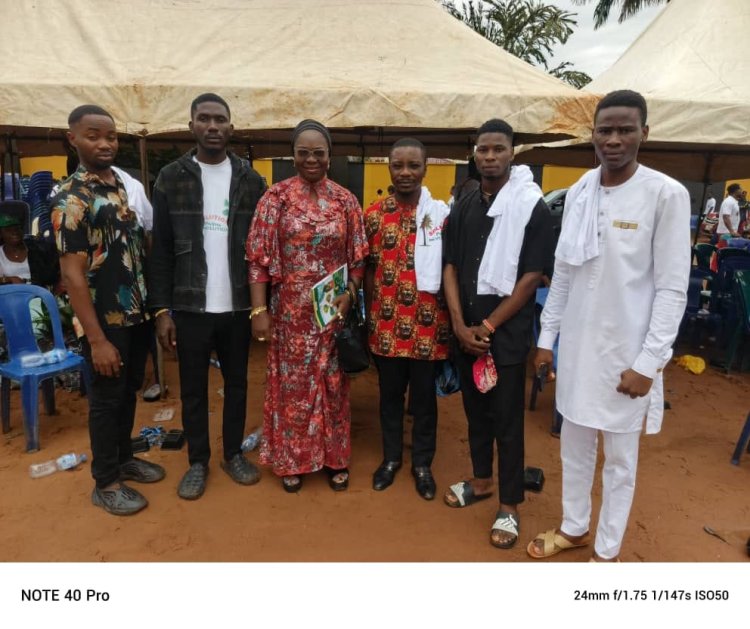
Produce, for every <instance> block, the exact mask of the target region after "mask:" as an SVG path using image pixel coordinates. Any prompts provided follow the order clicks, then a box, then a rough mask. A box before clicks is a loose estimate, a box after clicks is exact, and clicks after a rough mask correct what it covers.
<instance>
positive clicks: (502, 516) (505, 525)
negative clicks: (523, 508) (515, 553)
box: [490, 511, 520, 548]
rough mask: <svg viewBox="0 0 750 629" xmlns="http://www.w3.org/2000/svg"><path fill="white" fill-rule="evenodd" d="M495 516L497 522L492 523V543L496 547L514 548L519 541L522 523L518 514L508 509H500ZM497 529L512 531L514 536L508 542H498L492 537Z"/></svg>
mask: <svg viewBox="0 0 750 629" xmlns="http://www.w3.org/2000/svg"><path fill="white" fill-rule="evenodd" d="M495 517H496V520H495V523H494V524H493V525H492V530H491V531H490V544H492V545H493V546H494V547H495V548H512V547H513V546H514V544H515V543H516V542H517V541H518V525H519V524H520V518H519V517H518V514H517V513H510V512H508V511H498V512H497V515H496V516H495ZM495 531H500V532H502V533H510V534H511V535H512V536H513V537H512V538H511V539H509V540H508V541H507V542H496V541H495V540H494V538H493V537H492V534H493V533H494V532H495Z"/></svg>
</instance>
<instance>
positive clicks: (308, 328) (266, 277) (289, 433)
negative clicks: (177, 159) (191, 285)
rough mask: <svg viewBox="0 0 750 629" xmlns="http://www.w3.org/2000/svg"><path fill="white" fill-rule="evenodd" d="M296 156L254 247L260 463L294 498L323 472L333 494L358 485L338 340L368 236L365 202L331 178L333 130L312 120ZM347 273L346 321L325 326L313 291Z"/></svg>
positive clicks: (301, 130)
mask: <svg viewBox="0 0 750 629" xmlns="http://www.w3.org/2000/svg"><path fill="white" fill-rule="evenodd" d="M292 151H293V154H294V167H295V169H296V170H297V175H296V176H294V177H290V178H289V179H285V180H284V181H281V182H279V183H277V184H275V185H273V186H271V187H270V188H269V189H268V191H267V192H266V194H265V195H264V196H263V198H262V199H261V200H260V203H258V211H257V212H256V214H255V218H254V219H253V223H252V227H251V229H250V233H249V234H248V237H247V245H246V249H245V251H246V256H247V260H248V264H249V269H250V270H249V277H250V291H251V300H252V310H251V317H252V328H253V337H254V338H255V339H257V340H258V341H261V342H266V341H270V346H269V348H268V370H267V377H266V397H265V403H264V405H263V437H262V439H261V446H260V462H261V463H262V464H264V465H271V466H272V468H273V473H274V474H276V475H277V476H279V477H281V482H282V486H283V488H284V490H285V491H287V492H290V493H294V492H297V491H299V490H300V488H301V487H302V482H303V478H304V476H303V475H304V474H310V473H312V472H316V471H318V470H321V469H322V470H324V471H325V472H326V473H327V475H328V481H329V485H330V487H331V488H332V489H333V490H334V491H342V490H345V489H346V488H347V487H348V486H349V469H348V465H349V459H350V456H351V436H350V432H351V418H350V410H349V379H348V376H347V375H346V374H345V373H344V372H343V370H342V369H341V366H340V365H339V363H338V360H337V353H336V347H335V339H334V335H335V333H336V331H337V330H338V329H340V327H341V325H342V322H343V320H344V318H345V317H346V315H347V314H348V312H349V310H350V309H351V308H352V307H355V305H356V301H357V291H358V289H359V286H360V283H361V281H362V275H363V273H364V262H365V257H366V256H367V237H366V235H365V229H364V225H363V222H362V209H361V208H360V207H359V203H358V202H357V199H356V197H355V196H354V195H353V194H352V193H351V192H349V191H348V190H346V189H345V188H342V187H341V186H339V185H338V184H336V183H334V182H333V181H331V180H330V179H328V177H327V171H328V167H329V164H330V159H331V137H330V134H329V133H328V130H327V129H326V128H325V127H324V126H323V125H322V124H320V123H319V122H316V121H315V120H303V121H302V122H300V123H299V124H298V125H297V127H296V128H295V129H294V132H293V134H292ZM341 266H346V268H347V270H348V278H349V281H348V286H347V288H346V291H345V292H344V293H343V294H341V295H338V296H337V297H336V298H335V299H334V301H333V305H334V307H335V308H336V310H337V317H335V318H334V319H333V321H331V322H330V323H329V324H328V325H327V326H326V327H324V328H321V327H320V326H318V324H317V322H316V320H315V317H314V314H313V303H312V296H311V290H312V287H313V285H314V284H316V283H317V282H318V281H319V280H322V279H323V278H325V277H326V276H327V275H329V274H331V273H332V272H333V271H335V270H336V269H338V268H340V267H341ZM269 284H270V297H271V300H270V302H268V301H267V296H268V294H269V291H268V288H269Z"/></svg>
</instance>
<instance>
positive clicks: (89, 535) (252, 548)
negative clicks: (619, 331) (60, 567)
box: [0, 345, 750, 562]
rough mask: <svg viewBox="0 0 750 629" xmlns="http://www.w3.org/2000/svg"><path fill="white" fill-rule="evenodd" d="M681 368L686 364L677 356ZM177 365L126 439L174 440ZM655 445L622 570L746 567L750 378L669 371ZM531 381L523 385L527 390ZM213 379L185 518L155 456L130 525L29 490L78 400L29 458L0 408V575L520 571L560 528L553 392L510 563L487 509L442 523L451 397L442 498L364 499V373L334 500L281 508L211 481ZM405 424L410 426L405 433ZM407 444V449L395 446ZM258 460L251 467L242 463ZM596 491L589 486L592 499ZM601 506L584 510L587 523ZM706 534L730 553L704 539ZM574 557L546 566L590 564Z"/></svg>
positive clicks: (372, 424) (173, 461)
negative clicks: (121, 568)
mask: <svg viewBox="0 0 750 629" xmlns="http://www.w3.org/2000/svg"><path fill="white" fill-rule="evenodd" d="M263 349H264V348H263V346H257V345H256V346H254V347H253V349H252V355H251V365H250V376H249V387H250V389H249V402H248V404H249V412H248V420H247V428H248V432H249V431H250V429H252V428H253V427H255V426H258V425H259V424H260V422H261V405H262V390H263V383H264V379H265V358H264V356H263ZM677 353H678V354H680V353H683V352H679V351H678V352H677ZM176 366H177V365H176V363H174V362H172V361H169V362H167V364H166V369H167V374H168V378H169V380H168V381H169V384H170V390H169V397H168V399H166V400H162V401H159V402H155V403H150V404H149V403H144V402H142V401H141V402H139V404H138V410H137V417H136V431H138V430H139V429H140V428H141V427H142V426H147V425H153V421H152V419H153V416H154V414H155V413H156V412H157V411H159V410H160V409H162V408H165V407H174V408H175V419H173V420H172V421H170V422H165V423H164V424H162V425H164V427H165V428H166V429H169V428H178V427H180V420H179V417H180V411H179V409H180V405H179V383H178V378H177V375H176V371H177V370H176ZM666 375H667V380H666V390H667V391H666V397H667V399H668V401H669V402H670V403H671V406H672V408H671V410H669V411H667V412H666V417H665V421H664V427H663V429H662V432H661V433H660V434H658V435H655V436H648V437H644V438H643V440H642V447H641V462H640V468H639V483H638V487H637V491H636V496H635V502H634V505H633V509H632V513H631V517H630V525H629V528H628V531H627V535H626V538H625V543H624V547H623V552H622V555H621V558H622V560H623V561H627V562H678V561H688V562H736V561H743V562H744V561H747V555H746V553H745V549H744V544H745V541H746V540H747V538H748V535H750V501H749V500H748V495H750V454H744V455H743V459H742V460H741V464H740V466H739V467H737V466H734V465H731V464H730V462H729V460H730V456H731V453H732V451H733V448H734V444H735V442H736V439H737V437H738V435H739V431H740V428H741V426H742V423H743V422H744V418H745V415H746V413H747V412H748V410H750V409H748V404H747V403H746V402H743V400H748V397H749V396H748V394H749V393H750V376H749V375H748V374H743V375H729V376H726V375H723V374H722V373H720V372H718V371H716V370H714V369H711V368H709V369H707V370H706V372H704V373H703V374H702V375H700V376H696V375H692V374H689V373H687V372H685V371H683V370H682V369H681V368H679V367H677V366H675V365H672V366H670V367H669V368H668V370H667V374H666ZM530 382H531V381H530V380H529V385H530ZM221 386H222V384H221V377H220V374H219V372H218V371H217V370H215V369H212V370H211V381H210V385H209V390H210V393H211V403H210V410H211V416H210V417H211V430H212V433H211V440H212V447H213V451H214V457H213V459H212V461H211V475H210V476H209V482H208V488H207V491H206V494H205V495H204V496H203V497H202V498H201V499H200V500H198V501H196V502H187V501H184V500H181V499H179V498H178V497H177V495H176V488H177V483H178V482H179V479H180V477H181V475H182V473H183V472H184V471H185V469H186V468H187V448H184V449H183V450H182V451H162V450H159V449H152V450H151V451H149V452H147V453H145V454H142V455H140V456H143V457H144V458H147V459H149V460H151V461H154V462H157V463H159V464H161V465H163V466H164V467H165V468H166V470H167V478H166V479H165V480H164V481H162V482H161V483H158V484H155V485H150V486H149V485H142V486H139V489H142V491H143V493H144V494H145V495H146V496H147V498H148V499H149V501H150V505H149V507H148V508H147V509H146V510H145V511H143V512H142V513H140V514H138V515H136V516H134V517H130V518H119V517H113V516H111V515H108V514H106V513H104V512H103V511H102V510H100V509H97V508H94V507H93V506H92V505H91V503H90V494H91V489H92V487H93V481H92V480H91V477H90V468H89V465H88V464H84V465H83V467H82V469H80V470H77V471H72V472H60V473H57V474H55V475H53V476H50V477H46V478H42V479H31V478H30V477H29V474H28V466H29V464H31V463H35V462H39V461H43V460H46V459H49V458H54V457H57V456H59V455H60V454H62V453H64V452H69V451H76V452H87V453H88V454H89V456H90V450H89V440H88V432H87V427H86V414H87V406H86V401H85V399H82V398H80V397H79V396H78V394H77V393H76V394H71V393H66V392H65V391H62V390H58V392H57V410H58V412H57V415H55V416H53V417H49V416H46V415H42V417H41V446H42V449H41V451H39V452H36V453H33V454H27V453H26V452H25V449H24V436H23V429H22V423H21V415H20V409H19V401H18V397H19V396H18V392H17V391H14V392H13V396H12V418H11V421H12V430H11V432H10V433H9V434H7V435H3V436H2V439H0V497H1V498H0V501H1V502H0V530H2V537H3V544H2V545H0V560H2V561H21V562H27V561H170V562H171V561H243V562H245V561H415V562H423V561H468V562H526V561H532V560H531V559H529V558H528V557H527V555H526V552H525V546H526V543H527V542H528V541H529V540H530V539H531V538H533V537H534V535H536V534H537V533H538V532H540V531H543V530H545V529H547V528H549V527H552V526H555V525H557V523H558V521H559V517H560V480H561V472H560V460H559V441H558V440H556V439H554V438H553V437H551V436H550V435H549V425H550V418H551V404H552V394H553V388H551V387H550V388H548V389H545V391H544V392H543V393H542V394H540V398H539V401H538V404H537V409H536V410H535V411H533V412H527V414H526V463H527V465H532V466H536V467H541V468H543V469H544V473H545V475H546V481H547V482H546V485H545V487H544V491H543V492H542V493H539V494H533V493H527V497H526V502H525V503H524V504H523V505H522V507H521V540H520V542H519V544H517V545H516V547H515V548H513V549H511V550H497V549H495V548H493V547H492V546H490V544H489V529H490V526H491V524H492V522H493V520H494V514H495V510H496V509H497V503H496V501H495V500H494V499H493V500H487V501H483V502H480V503H477V504H476V505H473V506H471V507H470V508H466V509H461V510H457V509H449V508H448V507H446V506H445V505H444V504H443V503H442V500H441V499H440V496H441V495H442V492H443V491H444V490H445V489H446V488H447V487H448V485H450V484H452V483H454V482H456V481H458V480H461V479H463V478H468V477H469V475H470V472H471V465H470V462H469V453H468V445H467V438H466V423H465V419H464V415H463V410H462V406H461V399H460V394H457V395H453V396H451V397H450V398H447V399H440V400H439V413H440V416H439V435H438V451H437V456H436V459H435V462H434V465H433V471H434V474H435V477H436V480H437V483H438V497H437V499H436V500H434V501H432V502H426V501H424V500H422V499H421V498H419V497H418V495H417V494H416V492H415V490H414V484H413V481H412V478H411V476H410V474H409V472H408V465H409V454H408V452H407V453H405V468H404V469H402V470H401V472H400V473H399V475H398V476H397V479H396V482H395V483H394V484H393V485H392V486H391V487H390V488H389V489H388V490H386V491H384V492H375V491H373V490H372V488H371V475H372V472H373V470H374V469H375V468H376V467H377V465H378V463H379V462H380V458H381V451H380V431H379V427H378V420H377V406H378V403H377V377H376V373H375V371H374V369H371V370H370V371H368V372H366V373H364V374H362V375H359V376H357V377H356V378H355V379H354V382H353V386H352V417H353V426H352V436H353V457H352V463H351V467H350V469H351V471H352V477H351V484H350V488H349V491H348V492H342V493H334V492H332V491H331V490H330V489H329V487H328V485H327V483H326V479H325V477H324V476H323V475H322V474H321V473H319V474H315V475H313V476H311V477H308V478H306V479H305V485H304V487H303V489H302V491H301V492H300V493H299V494H297V495H294V494H287V493H285V492H284V491H283V490H282V488H281V485H280V482H279V480H278V479H277V478H275V477H274V476H273V474H272V473H271V471H270V470H269V469H263V478H262V480H261V482H260V483H259V484H258V485H255V486H253V487H241V486H239V485H236V484H234V483H233V482H232V481H231V480H230V479H229V478H228V477H227V476H226V474H225V473H224V472H223V471H222V470H221V469H220V468H219V460H218V456H217V453H220V452H221V447H220V444H221V441H220V440H221V434H220V428H221V422H220V418H221V396H220V395H219V394H218V390H219V389H220V388H221ZM409 426H410V424H409V423H408V422H407V432H408V428H409ZM406 442H407V444H408V443H409V442H410V438H409V436H408V434H407V437H406ZM250 456H251V459H252V460H254V461H255V460H256V459H257V451H256V452H253V453H252V454H251V455H250ZM599 484H600V478H599V475H598V474H597V478H596V480H595V487H598V486H599ZM599 496H600V492H599V491H598V489H597V490H596V492H595V497H594V513H595V514H596V513H597V512H598V506H599ZM704 525H709V526H711V527H713V528H714V529H715V530H716V531H717V532H719V533H720V534H722V535H723V536H724V538H725V539H726V540H727V542H728V543H725V542H722V541H721V540H719V539H717V538H715V537H711V536H709V535H708V534H706V533H705V532H704V531H703V526H704ZM589 554H590V551H588V550H586V549H580V550H574V551H570V552H568V553H563V554H562V555H559V556H558V557H556V558H553V559H551V560H550V561H574V562H579V561H581V562H582V561H586V560H587V559H588V557H589Z"/></svg>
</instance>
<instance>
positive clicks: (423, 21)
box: [0, 0, 594, 157]
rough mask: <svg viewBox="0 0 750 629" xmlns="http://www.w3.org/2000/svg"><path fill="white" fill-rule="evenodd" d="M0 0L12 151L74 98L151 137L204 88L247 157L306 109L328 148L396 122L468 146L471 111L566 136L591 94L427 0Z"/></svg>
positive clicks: (280, 139) (262, 152)
mask: <svg viewBox="0 0 750 629" xmlns="http://www.w3.org/2000/svg"><path fill="white" fill-rule="evenodd" d="M3 4H4V6H3V9H2V10H3V25H4V28H3V37H2V38H0V52H1V53H2V58H3V59H5V60H7V61H8V62H6V63H5V65H4V69H3V73H2V75H1V76H0V133H3V132H6V133H7V132H13V133H15V135H16V137H17V138H18V148H19V151H21V152H24V153H25V154H31V153H36V154H40V153H41V152H43V151H45V150H46V151H47V152H49V149H50V145H51V144H54V145H55V147H56V148H57V151H58V152H59V140H60V138H61V133H60V132H59V131H55V130H57V129H62V128H64V127H65V125H66V119H67V115H68V113H69V112H70V111H71V110H72V109H73V108H74V107H76V106H77V105H80V104H82V103H84V102H93V103H97V104H99V105H101V106H103V107H105V108H106V109H107V110H108V111H110V112H111V113H112V114H113V116H114V118H115V120H116V123H117V126H118V130H119V131H121V132H123V133H126V134H132V135H136V136H141V137H148V138H149V144H150V143H151V140H150V138H154V139H162V140H163V139H167V140H169V141H173V140H175V139H177V140H179V139H188V138H189V136H188V135H187V133H186V130H187V122H188V119H189V111H188V109H189V105H190V102H191V100H192V99H193V98H194V97H195V96H196V95H198V94H200V93H202V92H206V91H215V92H217V93H219V94H220V95H221V96H223V97H224V98H225V99H226V100H227V101H228V103H229V105H230V107H231V110H232V120H233V123H234V125H235V128H236V129H237V130H238V133H237V139H238V140H239V141H241V142H242V143H244V144H246V145H249V146H250V147H251V149H252V154H253V156H256V157H262V156H275V155H286V154H288V153H289V147H288V140H289V130H290V129H291V128H293V127H294V126H295V125H296V124H297V122H299V120H301V119H302V118H308V117H310V118H316V119H318V120H320V121H321V122H323V123H324V124H326V125H327V126H329V127H330V128H332V130H333V131H334V141H335V144H336V151H337V152H338V153H339V154H349V155H383V154H385V153H386V152H387V150H388V148H389V146H390V144H391V143H392V142H393V140H394V139H396V138H397V137H399V136H402V135H404V134H407V133H408V134H411V135H416V136H418V137H421V138H423V140H424V141H425V143H426V144H428V146H429V147H430V153H431V155H434V156H442V157H465V156H466V154H467V152H468V151H469V150H470V148H471V143H472V137H471V132H472V130H473V129H475V128H476V126H477V125H479V124H481V123H482V122H483V121H484V120H487V119H489V118H492V117H503V118H506V119H507V120H509V121H510V122H511V124H513V125H514V127H515V128H516V129H517V130H518V131H519V132H521V134H522V136H521V137H523V134H535V135H536V137H547V138H554V137H557V138H560V137H571V136H576V135H578V134H579V133H580V132H581V130H582V128H583V126H584V125H585V124H586V123H587V122H588V120H589V119H590V117H591V112H592V107H593V104H594V99H593V98H592V97H590V96H588V95H585V94H582V93H580V92H578V91H577V90H575V89H573V88H572V87H570V86H568V85H566V84H564V83H562V82H561V81H559V80H557V79H555V78H554V77H551V76H550V75H548V74H546V73H545V72H543V71H541V70H539V69H538V68H534V67H532V66H530V65H529V64H527V63H525V62H523V61H520V60H519V59H517V58H516V57H514V56H512V55H510V54H508V53H506V52H505V51H504V50H502V49H500V48H498V47H497V46H495V45H493V44H492V43H490V42H488V41H487V40H485V39H484V38H483V37H481V36H480V35H478V34H476V33H475V32H473V31H472V30H471V29H470V28H468V27H467V26H465V25H464V24H462V23H461V22H459V21H458V20H456V19H454V18H453V17H451V16H450V15H449V14H448V13H447V12H445V11H444V10H443V9H442V8H441V7H440V5H439V4H438V3H437V2H435V0H131V1H129V2H121V1H120V0H67V1H66V2H64V3H63V2H58V1H57V0H36V1H35V2H33V3H31V2H13V3H10V2H6V3H3ZM10 60H12V63H11V62H9V61H10ZM531 103H536V104H537V107H535V109H534V111H533V113H532V112H531V111H530V110H528V106H529V105H530V104H531Z"/></svg>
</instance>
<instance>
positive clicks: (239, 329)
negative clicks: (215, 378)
mask: <svg viewBox="0 0 750 629" xmlns="http://www.w3.org/2000/svg"><path fill="white" fill-rule="evenodd" d="M247 314H248V313H247V312H244V311H241V312H234V313H232V312H222V313H211V312H207V313H193V312H175V313H174V322H175V325H176V327H177V354H178V358H179V363H180V399H181V400H182V427H183V430H184V431H185V439H186V440H187V443H188V458H189V460H190V465H193V464H194V463H202V464H203V465H208V460H209V458H210V457H211V446H210V441H209V436H208V368H209V365H208V361H209V359H210V358H211V350H216V355H217V357H218V359H219V363H220V364H221V375H222V377H223V378H224V412H223V424H222V431H223V434H222V442H223V445H224V458H225V459H226V460H229V459H231V458H232V457H233V456H234V455H236V454H238V453H239V452H240V451H241V449H242V439H243V436H244V431H245V415H246V413H247V360H248V355H249V352H250V320H249V319H248V317H247Z"/></svg>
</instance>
